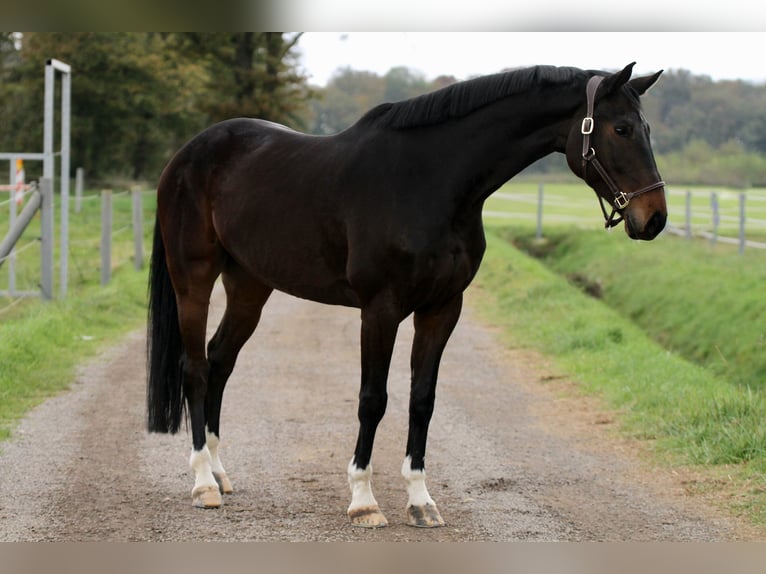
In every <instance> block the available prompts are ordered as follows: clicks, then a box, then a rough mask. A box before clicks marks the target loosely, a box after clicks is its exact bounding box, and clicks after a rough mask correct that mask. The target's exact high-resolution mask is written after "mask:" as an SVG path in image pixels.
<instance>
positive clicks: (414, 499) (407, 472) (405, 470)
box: [402, 456, 435, 507]
mask: <svg viewBox="0 0 766 574" xmlns="http://www.w3.org/2000/svg"><path fill="white" fill-rule="evenodd" d="M402 476H403V477H404V480H405V481H407V496H408V497H409V500H408V501H407V506H408V507H409V506H417V507H424V506H425V505H426V504H431V505H435V503H434V501H433V499H432V498H431V495H430V494H428V489H427V488H426V471H425V470H412V458H411V457H410V456H407V457H405V459H404V462H403V463H402Z"/></svg>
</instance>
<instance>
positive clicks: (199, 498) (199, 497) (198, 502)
mask: <svg viewBox="0 0 766 574" xmlns="http://www.w3.org/2000/svg"><path fill="white" fill-rule="evenodd" d="M221 503H222V500H221V493H220V491H219V490H218V487H217V486H203V487H200V488H195V489H194V491H193V492H192V505H194V506H195V507H196V508H218V507H220V506H221Z"/></svg>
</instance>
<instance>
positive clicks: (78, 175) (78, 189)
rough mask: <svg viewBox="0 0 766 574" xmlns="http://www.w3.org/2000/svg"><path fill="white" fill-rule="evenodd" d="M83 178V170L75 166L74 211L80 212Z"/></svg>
mask: <svg viewBox="0 0 766 574" xmlns="http://www.w3.org/2000/svg"><path fill="white" fill-rule="evenodd" d="M84 180H85V170H84V169H83V168H81V167H78V168H77V171H76V172H75V176H74V212H75V213H80V210H81V209H82V187H83V184H84Z"/></svg>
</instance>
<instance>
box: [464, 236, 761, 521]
mask: <svg viewBox="0 0 766 574" xmlns="http://www.w3.org/2000/svg"><path fill="white" fill-rule="evenodd" d="M522 233H525V232H522ZM526 233H527V234H528V233H529V231H528V230H527V231H526ZM600 233H601V235H604V236H606V238H607V239H609V240H611V248H612V250H614V251H616V252H621V250H622V249H627V250H630V249H633V251H629V252H627V254H626V253H623V254H622V255H623V256H622V258H617V260H616V263H614V265H615V266H616V270H615V272H616V273H619V272H620V270H625V269H633V268H634V267H635V268H638V269H639V270H640V274H645V280H646V281H647V282H648V284H649V285H650V286H649V287H646V286H645V285H633V286H632V287H631V288H630V289H629V290H628V291H627V292H626V293H625V295H626V298H631V297H632V296H633V295H635V296H638V292H639V291H641V290H642V289H643V290H646V291H649V292H650V293H652V292H654V293H657V291H658V289H656V284H655V282H654V281H653V279H654V278H655V277H656V276H657V275H661V274H662V272H663V270H664V269H665V268H669V267H673V266H674V265H676V264H677V260H674V258H673V257H671V256H669V255H668V250H669V247H668V246H667V245H665V244H663V243H657V244H631V245H632V246H631V247H628V246H627V245H628V243H627V240H626V241H625V242H624V243H625V244H626V245H625V246H623V245H622V244H623V241H621V239H618V238H616V237H615V236H614V235H613V234H606V233H604V232H600ZM512 235H513V232H512V231H510V230H508V229H507V228H490V229H489V230H488V246H489V248H488V251H487V255H486V256H485V260H484V262H483V264H482V268H481V270H480V272H479V275H478V277H477V285H478V286H479V290H478V291H479V294H480V296H479V300H480V308H481V310H482V311H481V312H482V315H483V317H484V318H485V319H486V320H487V321H489V322H491V323H493V324H495V325H498V326H499V327H501V328H502V331H503V333H504V337H505V340H506V342H507V344H508V345H511V346H521V347H526V348H532V349H536V350H538V351H540V352H542V353H544V354H545V355H547V356H548V357H550V358H551V360H552V361H553V362H554V365H555V366H556V368H557V369H558V370H559V371H560V373H562V374H564V375H566V376H569V377H572V378H573V379H574V380H575V381H576V382H578V383H579V385H580V388H581V389H582V391H583V392H585V393H588V394H595V395H598V396H600V397H602V398H603V399H604V400H605V401H606V402H607V404H608V405H610V407H611V408H613V409H615V410H616V411H617V412H619V413H620V415H619V420H620V426H621V428H622V429H623V431H624V432H627V433H629V434H630V435H631V436H634V437H637V438H640V439H642V440H645V441H647V442H646V444H648V445H650V446H651V448H652V449H653V450H654V452H655V453H656V454H657V455H658V457H659V458H660V459H661V460H664V461H667V462H670V463H671V464H676V465H677V464H688V465H703V466H704V467H706V468H713V469H715V468H716V467H718V468H720V469H721V470H722V471H723V470H724V469H725V472H726V473H727V474H730V475H732V476H734V477H735V479H734V480H735V483H734V484H735V486H736V485H744V484H746V483H748V482H749V481H757V482H759V483H760V484H762V483H763V480H764V474H765V473H766V436H765V435H766V431H765V430H764V429H766V425H764V424H763V421H764V420H766V400H764V396H763V394H762V393H761V391H760V390H758V389H755V388H752V387H748V386H746V385H742V384H738V383H735V382H732V381H730V380H728V379H727V378H726V377H724V376H722V375H721V374H719V373H716V372H714V370H713V369H709V368H706V367H705V366H703V365H701V364H696V363H694V362H692V361H690V360H688V359H686V358H685V357H683V356H682V355H681V354H680V353H679V352H676V351H673V350H668V349H667V348H665V347H663V346H662V345H661V344H660V343H659V342H657V341H655V340H653V339H652V338H651V337H650V336H648V335H647V334H646V333H645V331H644V329H643V328H641V327H640V326H639V325H638V324H637V323H636V322H635V321H634V320H632V319H631V318H630V317H629V316H627V315H626V314H625V313H624V312H625V309H623V308H619V307H618V308H612V307H610V306H609V305H605V304H604V302H602V301H600V300H597V299H594V298H593V297H590V296H588V295H586V294H585V293H584V292H583V291H582V289H581V288H580V287H579V286H577V285H575V284H573V283H572V282H571V281H568V280H567V279H566V278H565V277H563V276H562V275H560V274H558V273H557V272H555V271H553V270H552V269H549V268H548V267H546V265H545V264H544V263H542V262H541V261H538V260H536V259H533V258H531V257H529V256H528V255H526V254H525V253H523V252H522V251H520V250H519V249H517V248H515V247H514V246H513V245H512V244H511V243H510V242H509V238H510V237H511V236H512ZM580 236H584V237H586V238H591V234H587V233H585V234H583V233H582V232H579V233H576V234H572V235H571V237H572V238H574V239H572V241H576V239H577V238H579V237H580ZM582 241H583V242H586V239H582ZM592 243H593V244H594V245H597V246H599V248H603V249H606V247H605V246H602V245H601V241H600V239H599V240H596V241H593V242H592ZM562 249H563V248H562ZM554 250H555V249H554ZM681 250H683V249H681ZM639 252H640V253H641V254H642V255H641V256H642V257H646V258H647V259H648V260H654V261H655V263H654V264H653V265H646V264H636V253H639ZM600 254H601V252H600V251H598V252H597V251H596V249H595V247H591V256H592V258H593V259H594V260H598V259H599V257H600ZM548 257H549V258H552V257H553V256H552V255H549V256H548ZM613 261H614V260H613ZM658 262H660V263H658ZM681 275H683V273H681ZM676 278H677V279H678V276H676ZM682 284H683V283H682ZM609 289H610V287H606V286H605V287H604V291H608V290H609ZM659 290H661V289H659ZM644 295H646V294H644ZM646 297H647V298H648V299H650V298H651V296H650V295H646ZM618 309H619V310H618ZM686 312H688V310H687V311H686ZM678 314H679V316H680V315H682V314H683V311H678ZM735 322H736V321H735ZM697 335H698V337H697V338H699V331H697ZM762 491H763V489H762V488H757V489H754V490H753V492H751V493H749V494H748V495H747V497H746V501H745V502H744V503H743V504H744V508H741V509H740V510H741V511H742V512H745V513H747V514H748V516H750V517H751V518H752V519H754V520H755V521H757V522H759V523H764V522H766V496H764V493H763V492H762Z"/></svg>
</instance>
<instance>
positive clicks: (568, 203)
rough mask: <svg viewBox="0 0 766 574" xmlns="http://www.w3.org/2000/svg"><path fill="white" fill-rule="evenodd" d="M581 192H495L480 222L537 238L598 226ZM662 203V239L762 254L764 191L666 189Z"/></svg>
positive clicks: (591, 199) (590, 198) (588, 194)
mask: <svg viewBox="0 0 766 574" xmlns="http://www.w3.org/2000/svg"><path fill="white" fill-rule="evenodd" d="M583 191H584V193H571V194H569V193H568V194H562V193H560V192H558V193H557V192H549V191H547V190H546V188H545V186H544V185H543V184H540V185H539V186H538V188H537V192H534V191H527V192H516V191H502V190H501V191H499V192H497V193H495V194H493V195H492V198H493V203H492V207H488V208H486V209H485V210H484V216H485V217H487V218H498V219H509V220H520V221H528V222H529V221H535V222H536V226H537V236H538V237H542V234H543V226H544V225H545V224H561V223H564V224H576V225H583V226H588V227H595V226H598V225H602V224H603V219H602V217H601V210H600V209H599V208H598V204H597V200H596V198H595V196H594V194H593V192H592V191H590V190H589V189H588V188H585V187H583ZM666 199H667V203H668V223H667V227H666V232H667V233H672V234H674V235H680V236H683V237H687V238H689V239H691V238H692V237H702V238H705V239H707V240H709V241H710V242H711V243H712V244H715V243H726V244H733V245H738V246H739V251H740V253H742V252H744V250H745V248H754V249H766V190H762V189H753V190H749V191H746V192H737V191H730V190H721V189H695V190H684V189H667V190H666Z"/></svg>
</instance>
